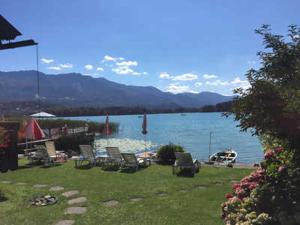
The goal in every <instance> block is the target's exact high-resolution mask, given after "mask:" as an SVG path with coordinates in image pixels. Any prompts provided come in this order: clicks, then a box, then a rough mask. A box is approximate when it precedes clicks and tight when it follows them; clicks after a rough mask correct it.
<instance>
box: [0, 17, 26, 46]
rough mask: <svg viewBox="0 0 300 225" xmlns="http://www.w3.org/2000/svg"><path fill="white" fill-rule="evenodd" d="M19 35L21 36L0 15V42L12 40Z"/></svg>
mask: <svg viewBox="0 0 300 225" xmlns="http://www.w3.org/2000/svg"><path fill="white" fill-rule="evenodd" d="M19 35H22V34H21V33H20V32H19V31H18V30H17V29H16V28H15V27H14V26H13V25H11V24H10V23H9V22H8V21H7V20H6V19H5V18H4V17H3V16H2V15H0V40H7V41H8V40H14V39H15V38H16V37H17V36H19Z"/></svg>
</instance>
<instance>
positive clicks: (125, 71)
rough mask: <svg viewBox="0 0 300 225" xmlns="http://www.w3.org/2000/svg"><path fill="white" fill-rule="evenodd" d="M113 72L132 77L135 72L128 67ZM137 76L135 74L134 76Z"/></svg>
mask: <svg viewBox="0 0 300 225" xmlns="http://www.w3.org/2000/svg"><path fill="white" fill-rule="evenodd" d="M112 71H113V72H115V73H116V74H119V75H130V74H133V73H134V70H133V69H131V68H129V67H127V66H120V67H116V68H113V69H112ZM133 75H135V74H133Z"/></svg>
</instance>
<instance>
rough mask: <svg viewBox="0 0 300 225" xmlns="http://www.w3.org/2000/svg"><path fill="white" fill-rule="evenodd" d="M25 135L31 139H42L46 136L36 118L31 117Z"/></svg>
mask: <svg viewBox="0 0 300 225" xmlns="http://www.w3.org/2000/svg"><path fill="white" fill-rule="evenodd" d="M24 134H25V137H26V138H28V139H31V140H40V139H43V138H44V137H45V134H44V132H43V130H42V129H41V128H40V126H39V124H38V122H37V121H36V120H35V119H33V118H32V119H30V121H29V122H28V123H27V125H26V126H25V128H24Z"/></svg>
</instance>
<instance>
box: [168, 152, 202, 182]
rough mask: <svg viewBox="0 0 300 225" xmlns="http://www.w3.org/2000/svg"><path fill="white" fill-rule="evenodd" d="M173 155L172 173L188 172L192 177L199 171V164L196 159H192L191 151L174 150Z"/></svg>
mask: <svg viewBox="0 0 300 225" xmlns="http://www.w3.org/2000/svg"><path fill="white" fill-rule="evenodd" d="M175 157H176V160H175V163H174V165H173V174H176V175H179V174H181V173H182V174H183V173H188V174H189V175H191V176H192V177H193V176H194V175H195V173H198V172H199V170H200V166H201V164H200V162H199V161H198V160H193V159H192V156H191V153H183V152H175Z"/></svg>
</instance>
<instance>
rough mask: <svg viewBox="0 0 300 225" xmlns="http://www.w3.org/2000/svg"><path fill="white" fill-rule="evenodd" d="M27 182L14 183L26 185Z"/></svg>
mask: <svg viewBox="0 0 300 225" xmlns="http://www.w3.org/2000/svg"><path fill="white" fill-rule="evenodd" d="M26 184H27V183H24V182H19V183H16V185H20V186H22V185H26Z"/></svg>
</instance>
